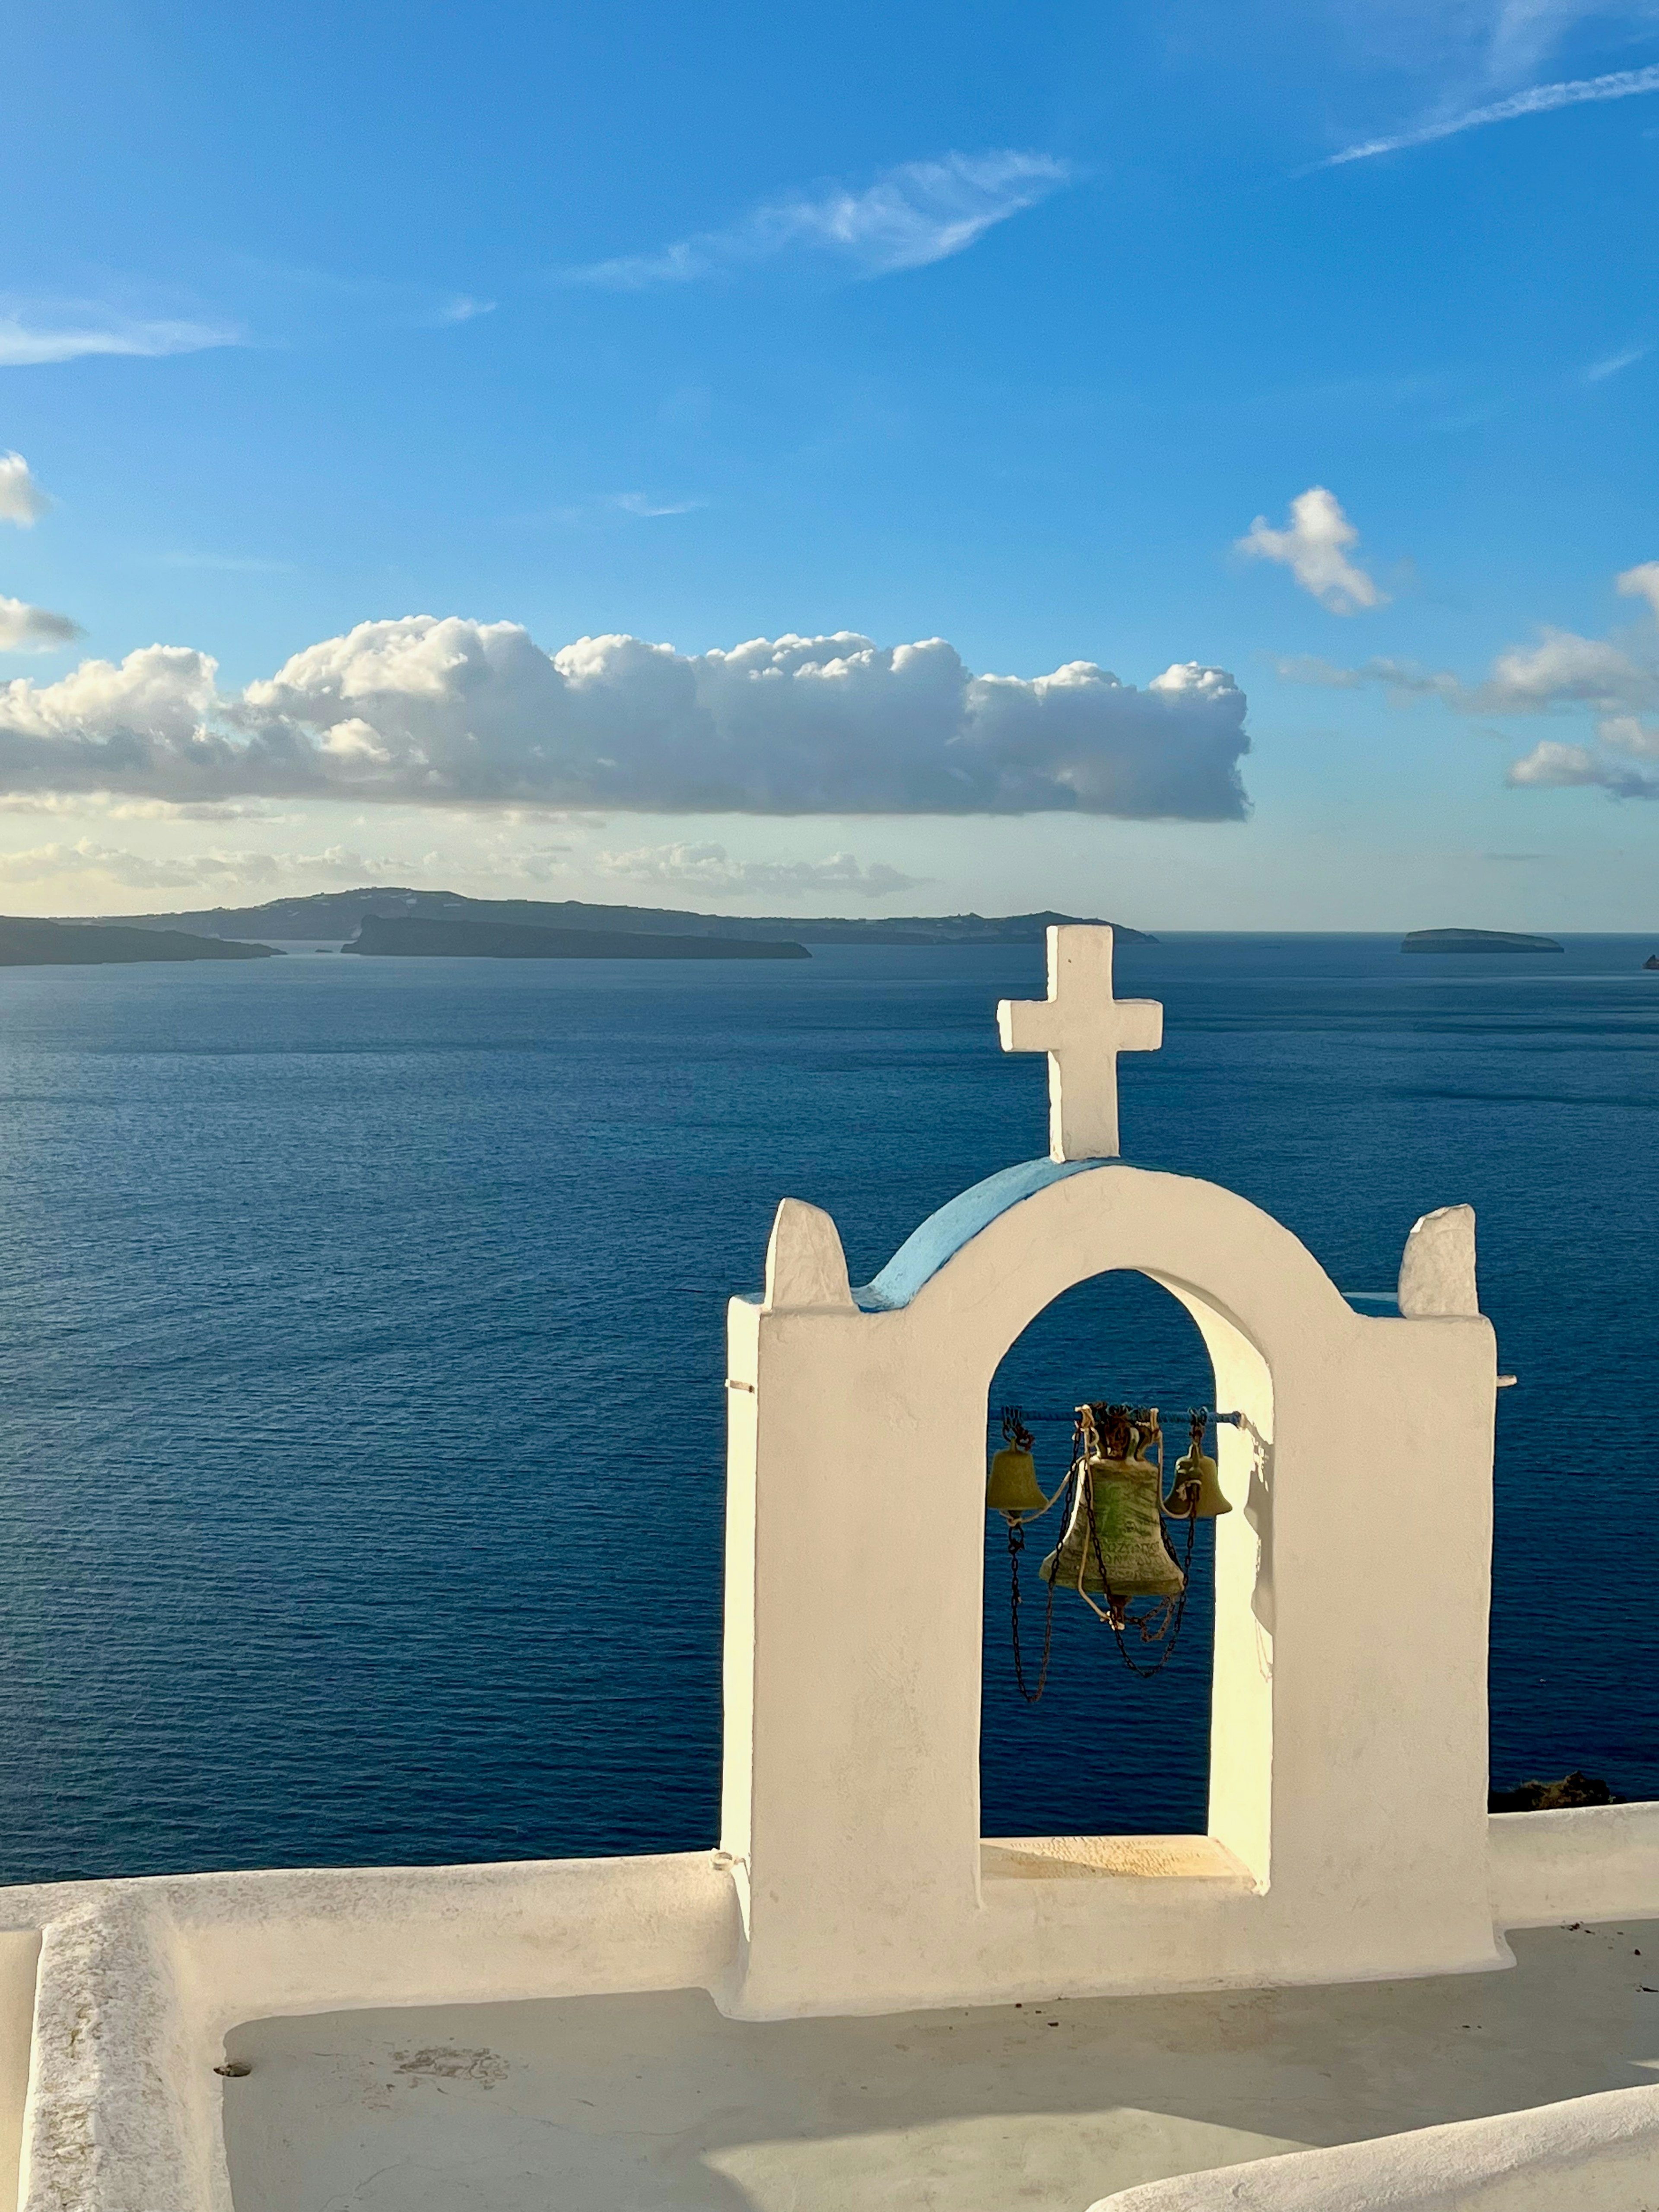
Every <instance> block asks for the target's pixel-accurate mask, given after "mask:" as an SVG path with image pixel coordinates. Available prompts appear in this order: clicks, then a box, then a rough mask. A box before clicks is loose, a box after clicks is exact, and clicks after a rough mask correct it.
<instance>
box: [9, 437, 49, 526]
mask: <svg viewBox="0 0 1659 2212" xmlns="http://www.w3.org/2000/svg"><path fill="white" fill-rule="evenodd" d="M50 504H51V501H49V500H48V499H47V497H46V494H45V492H43V491H42V490H41V489H40V485H39V484H38V483H36V482H35V481H34V478H33V477H32V476H31V475H30V474H29V465H28V463H27V461H26V460H25V459H23V456H22V455H21V453H0V522H15V524H16V525H17V526H18V528H19V529H20V530H28V529H30V528H32V527H33V525H34V524H35V523H37V522H39V520H40V517H41V516H42V515H43V514H44V513H46V509H47V507H49V506H50Z"/></svg>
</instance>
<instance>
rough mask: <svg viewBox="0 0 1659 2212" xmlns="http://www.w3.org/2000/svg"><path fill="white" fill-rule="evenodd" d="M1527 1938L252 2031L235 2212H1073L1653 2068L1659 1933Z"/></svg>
mask: <svg viewBox="0 0 1659 2212" xmlns="http://www.w3.org/2000/svg"><path fill="white" fill-rule="evenodd" d="M1514 1949H1515V1953H1516V1970H1515V1971H1514V1972H1507V1973H1505V1972H1498V1973H1486V1974H1478V1975H1468V1974H1462V1975H1452V1976H1444V1977H1437V1978H1429V1979H1425V1980H1415V1981H1406V1982H1371V1983H1360V1984H1347V1985H1344V1986H1340V1987H1333V1988H1326V1989H1297V1990H1240V1991H1235V1992H1231V1993H1227V1994H1221V1995H1218V1994H1215V1993H1213V1992H1212V1993H1207V1994H1194V1995H1188V1996H1158V1997H1127V1998H1124V1997H1118V1998H1102V1997H1090V1998H1079V1999H1071V2000H1066V2001H1065V2002H1057V2003H1052V2004H1036V2003H1033V2004H1026V2005H1024V2006H1018V2005H988V2006H980V2007H975V2008H955V2009H949V2010H943V2011H930V2012H925V2013H915V2012H913V2013H898V2014H890V2015H885V2016H883V2017H880V2018H875V2019H842V2020H797V2021H768V2022H756V2021H733V2020H727V2019H726V2018H724V2017H722V2015H720V2012H719V2011H718V2010H717V2009H716V2008H715V2006H714V2002H713V2001H712V2000H711V1999H710V1998H709V1997H708V1996H707V1995H706V1994H705V1993H704V1992H703V1991H702V1990H671V1991H659V1992H656V1993H650V1994H643V1995H635V1996H587V1997H574V1998H567V1999H562V2000H556V2001H551V2002H548V2001H539V2002H528V2003H520V2004H482V2005H445V2006H433V2007H422V2008H393V2009H388V2010H385V2011H375V2012H350V2013H331V2014H323V2015H313V2016H312V2017H309V2018H299V2019H286V2020H266V2021H256V2022H253V2023H251V2024H249V2025H247V2026H245V2027H238V2028H236V2029H234V2030H233V2031H232V2033H230V2034H229V2035H228V2037H227V2038H226V2051H227V2053H228V2057H231V2058H232V2059H234V2060H239V2061H240V2062H242V2063H246V2065H247V2066H248V2067H249V2069H250V2071H249V2072H248V2074H247V2075H246V2077H244V2078H240V2079H233V2080H229V2081H226V2083H225V2085H224V2118H225V2136H226V2145H227V2149H228V2155H229V2167H230V2179H231V2185H232V2191H233V2194H234V2203H235V2212H345V2208H347V2207H349V2208H351V2212H546V2208H550V2207H551V2208H556V2212H838V2208H840V2207H842V2206H846V2205H857V2206H859V2207H860V2208H862V2212H986V2208H989V2207H993V2206H1007V2207H1015V2206H1018V2207H1022V2208H1026V2212H1082V2208H1084V2207H1085V2206H1086V2205H1088V2204H1090V2203H1091V2202H1092V2201H1094V2200H1095V2199H1097V2198H1099V2197H1104V2196H1108V2195H1109V2194H1111V2193H1112V2192H1114V2191H1118V2190H1122V2189H1127V2188H1130V2187H1132V2186H1133V2185H1136V2184H1138V2183H1144V2182H1149V2181H1155V2180H1159V2179H1164V2177H1166V2176H1170V2175H1179V2174H1188V2173H1194V2172H1200V2171H1202V2170H1204V2169H1206V2168H1212V2167H1216V2166H1231V2165H1234V2164H1237V2162H1239V2161H1243V2160H1258V2159H1261V2158H1263V2157H1268V2156H1271V2155H1273V2154H1275V2153H1282V2152H1287V2151H1295V2150H1299V2149H1303V2148H1308V2147H1310V2146H1316V2145H1334V2144H1343V2143H1349V2142H1355V2141H1357V2140H1359V2139H1363V2138H1367V2137H1373V2136H1386V2135H1390V2134H1395V2133H1397V2132H1400V2131H1402V2130H1409V2129H1418V2128H1425V2127H1432V2126H1436V2125H1438V2124H1445V2123H1447V2122H1455V2121H1467V2120H1470V2119H1474V2118H1480V2116H1482V2115H1486V2114H1492V2113H1499V2112H1514V2111H1516V2109H1517V2108H1519V2107H1523V2106H1534V2105H1539V2104H1553V2103H1556V2102H1559V2100H1563V2099H1566V2098H1574V2097H1583V2096H1589V2095H1593V2094H1595V2093H1597V2092H1600V2091H1606V2090H1614V2089H1627V2088H1630V2087H1632V2086H1635V2085H1638V2084H1642V2083H1653V2082H1656V2081H1659V1923H1641V1922H1636V1921H1632V1922H1628V1923H1621V1924H1619V1925H1608V1924H1604V1925H1601V1926H1597V1927H1593V1928H1590V1927H1580V1928H1577V1929H1534V1930H1532V1931H1529V1932H1527V1933H1522V1934H1518V1935H1517V1936H1516V1937H1515V1939H1514ZM1213 2201H1218V2202H1219V2201H1224V2200H1221V2199H1216V2200H1213ZM1328 2201H1329V2202H1330V2203H1332V2204H1333V2205H1335V2204H1338V2203H1345V2202H1348V2201H1352V2200H1349V2199H1345V2198H1344V2197H1331V2198H1329V2199H1328ZM1471 2201H1473V2200H1471ZM1631 2201H1632V2203H1634V2202H1635V2201H1636V2200H1631Z"/></svg>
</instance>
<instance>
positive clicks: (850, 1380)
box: [721, 927, 1508, 2019]
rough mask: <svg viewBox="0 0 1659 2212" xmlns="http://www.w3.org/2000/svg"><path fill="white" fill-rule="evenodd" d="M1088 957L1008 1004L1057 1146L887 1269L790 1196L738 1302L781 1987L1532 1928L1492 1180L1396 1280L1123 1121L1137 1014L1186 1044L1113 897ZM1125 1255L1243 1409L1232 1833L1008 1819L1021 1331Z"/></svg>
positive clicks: (736, 1769) (732, 1483)
mask: <svg viewBox="0 0 1659 2212" xmlns="http://www.w3.org/2000/svg"><path fill="white" fill-rule="evenodd" d="M1048 957H1049V995H1048V999H1047V1000H1042V1001H1038V1002H1033V1003H1024V1002H1015V1003H1012V1004H1008V1005H1005V1006H1003V1007H1002V1008H1001V1010H1000V1027H1001V1030H1002V1035H1003V1042H1004V1043H1005V1044H1006V1045H1007V1046H1008V1047H1009V1048H1011V1049H1012V1050H1017V1051H1018V1050H1032V1051H1045V1052H1047V1053H1048V1055H1049V1068H1050V1096H1051V1109H1052V1113H1051V1146H1050V1153H1049V1157H1048V1158H1038V1159H1034V1160H1030V1161H1027V1162H1025V1163H1024V1164H1020V1165H1018V1166H1016V1167H1011V1168H1006V1169H1004V1170H1002V1171H1001V1173H1000V1174H998V1175H994V1176H991V1177H990V1178H989V1179H988V1180H987V1182H982V1183H981V1184H979V1185H977V1186H976V1187H975V1188H973V1189H971V1190H969V1191H966V1192H964V1193H963V1194H962V1195H961V1196H960V1197H958V1198H957V1199H954V1200H951V1203H950V1204H949V1205H948V1206H945V1207H943V1208H941V1210H940V1211H939V1212H938V1213H937V1214H935V1215H934V1216H933V1218H932V1219H931V1220H929V1221H927V1222H924V1223H923V1224H922V1225H921V1227H920V1228H919V1229H917V1230H916V1231H915V1233H914V1234H913V1235H912V1236H911V1237H909V1238H908V1240H907V1241H906V1243H904V1244H903V1245H902V1247H901V1248H900V1249H899V1250H898V1252H897V1253H896V1254H895V1255H894V1257H893V1258H892V1260H891V1261H889V1263H888V1265H887V1266H886V1267H884V1269H883V1270H882V1272H881V1273H880V1274H879V1275H878V1276H877V1277H876V1279H875V1280H874V1281H873V1282H872V1283H871V1284H869V1285H866V1287H864V1288H862V1289H860V1290H857V1291H854V1290H853V1289H852V1288H851V1287H850V1286H849V1285H848V1273H847V1265H846V1261H845V1260H844V1258H843V1256H842V1247H841V1240H840V1238H839V1237H838V1236H837V1234H836V1227H835V1224H834V1223H833V1222H832V1221H831V1220H830V1218H829V1216H828V1215H827V1214H826V1213H823V1212H820V1211H819V1210H818V1209H817V1207H815V1206H809V1205H806V1204H804V1203H803V1202H801V1201H800V1200H794V1199H786V1200H784V1201H783V1202H782V1204H781V1206H779V1208H778V1213H777V1219H776V1221H775V1225H774V1228H773V1232H772V1240H771V1245H770V1248H769V1252H768V1255H767V1261H766V1285H765V1290H764V1291H763V1294H762V1295H761V1296H760V1297H757V1298H737V1299H734V1300H733V1301H732V1305H731V1309H730V1322H729V1329H728V1345H729V1353H728V1379H727V1395H728V1403H729V1406H730V1440H729V1442H730V1449H729V1473H728V1486H727V1504H726V1659H725V1701H726V1721H725V1729H726V1747H725V1780H724V1796H723V1835H722V1843H723V1848H724V1849H725V1850H726V1851H727V1852H728V1853H729V1854H730V1855H731V1857H732V1862H733V1865H734V1870H735V1873H736V1875H737V1881H738V1895H739V1899H740V1901H741V1905H742V1911H743V1916H744V1942H743V1944H742V1946H741V1952H740V1961H739V1965H738V1969H737V1972H736V1974H735V1977H734V1978H733V1981H732V1984H731V1986H730V1987H729V1988H728V1989H726V1990H725V1991H724V1992H722V1996H721V2002H723V2003H724V2004H725V2005H726V2008H727V2009H728V2010H729V2011H731V2012H732V2013H733V2014H735V2015H740V2016H743V2017H745V2018H757V2019H764V2018H775V2017H784V2016H788V2015H795V2014H804V2013H836V2012H839V2013H848V2012H882V2011H890V2010H898V2009H902V2008H907V2007H910V2006H917V2005H952V2004H967V2003H988V2002H1000V2001H1006V2000H1012V1999H1014V1998H1025V1997H1032V1996H1056V1995H1079V1996H1080V1995H1085V1994H1090V1993H1098V1992H1112V1991H1122V1992H1132V1991H1148V1990H1179V1989H1199V1988H1210V1987H1254V1986H1261V1985H1265V1984H1285V1983H1297V1982H1332V1981H1342V1980H1364V1979H1368V1978H1377V1977H1383V1976H1400V1975H1408V1974H1431V1973H1445V1972H1455V1971H1462V1970H1468V1969H1471V1968H1477V1967H1482V1966H1497V1965H1500V1964H1503V1963H1505V1962H1506V1960H1507V1955H1508V1954H1507V1952H1506V1951H1505V1949H1504V1946H1503V1944H1502V1942H1501V1940H1500V1939H1498V1937H1497V1936H1494V1933H1493V1927H1492V1905H1491V1898H1490V1889H1489V1873H1488V1856H1487V1838H1486V1640H1487V1602H1488V1587H1489V1571H1490V1558H1491V1546H1492V1415H1493V1404H1494V1396H1495V1390H1496V1385H1497V1362H1496V1354H1495V1347H1494V1343H1493V1338H1492V1328H1491V1327H1490V1325H1489V1323H1488V1322H1486V1320H1485V1319H1483V1317H1482V1316H1481V1315H1480V1311H1479V1310H1478V1307H1477V1304H1476V1299H1475V1291H1474V1216H1473V1214H1472V1213H1471V1212H1469V1210H1468V1207H1464V1206H1456V1207H1449V1208H1445V1209H1443V1210H1441V1211H1439V1212H1437V1213H1433V1214H1430V1215H1427V1216H1425V1218H1424V1219H1423V1220H1422V1221H1420V1222H1419V1224H1418V1225H1417V1227H1416V1229H1415V1230H1413V1232H1412V1236H1411V1238H1410V1240H1409V1243H1408V1244H1407V1252H1406V1256H1405V1259H1404V1261H1403V1262H1402V1267H1401V1285H1400V1300H1399V1305H1400V1311H1399V1315H1398V1316H1397V1317H1395V1316H1388V1317H1379V1316H1373V1315H1364V1314H1360V1313H1358V1312H1356V1311H1355V1310H1353V1308H1352V1307H1351V1306H1350V1305H1349V1304H1348V1303H1347V1301H1346V1299H1345V1298H1344V1297H1343V1296H1342V1294H1341V1293H1340V1291H1338V1290H1337V1288H1336V1286H1335V1285H1334V1284H1333V1283H1332V1281H1331V1280H1330V1279H1329V1277H1328V1275H1327V1274H1326V1273H1325V1272H1324V1270H1323V1269H1322V1267H1320V1265H1319V1263H1318V1262H1317V1261H1316V1260H1315V1259H1314V1257H1313V1255H1311V1253H1310V1252H1309V1251H1308V1250H1307V1249H1306V1248H1305V1247H1304V1245H1303V1244H1302V1243H1299V1242H1298V1240H1297V1238H1296V1237H1294V1236H1292V1235H1291V1232H1290V1231H1288V1230H1287V1229H1285V1228H1284V1227H1282V1226H1281V1225H1279V1223H1278V1222H1276V1221H1274V1220H1273V1219H1272V1218H1271V1217H1270V1216H1268V1215H1267V1214H1266V1213H1264V1212H1261V1210H1260V1208H1258V1207H1256V1206H1252V1205H1251V1204H1249V1201H1248V1200H1244V1199H1243V1198H1240V1197H1238V1196H1237V1195H1236V1194H1233V1193H1232V1192H1231V1191H1228V1190H1225V1189H1223V1188H1219V1187H1218V1185H1216V1184H1214V1183H1210V1182H1202V1181H1200V1180H1198V1179H1197V1178H1194V1177H1192V1176H1176V1175H1167V1174H1161V1173H1154V1172H1152V1171H1151V1170H1146V1169H1142V1168H1136V1167H1133V1166H1131V1165H1129V1164H1127V1163H1126V1162H1124V1161H1123V1160H1122V1159H1121V1158H1119V1157H1118V1156H1117V1155H1118V1128H1117V1113H1116V1096H1115V1093H1116V1060H1117V1054H1119V1053H1120V1052H1123V1051H1147V1050H1152V1049H1153V1048H1156V1046H1157V1045H1158V1042H1159V1039H1160V1036H1161V1031H1162V1014H1161V1010H1160V1009H1159V1008H1158V1007H1157V1006H1154V1005H1152V1004H1151V1003H1150V1002H1144V1001H1137V1000H1129V1001H1127V1002H1124V1001H1120V1000H1116V999H1115V998H1114V996H1113V994H1112V990H1111V933H1110V931H1109V930H1105V929H1100V930H1096V929H1092V928H1082V927H1068V928H1066V929H1062V930H1058V931H1051V932H1050V933H1049V946H1048ZM1333 1204H1334V1205H1339V1204H1340V1191H1339V1192H1334V1193H1333ZM1112 1268H1133V1269H1136V1270H1139V1272H1140V1273H1144V1274H1146V1275H1148V1276H1150V1277H1151V1278H1152V1280H1153V1281H1155V1282H1157V1283H1158V1284H1160V1285H1163V1287H1164V1289H1166V1290H1167V1291H1170V1293H1171V1295H1172V1296H1174V1297H1176V1298H1177V1299H1179V1300H1180V1302H1181V1304H1182V1305H1184V1306H1185V1307H1186V1309H1187V1310H1188V1313H1190V1314H1191V1315H1192V1316H1193V1318H1194V1321H1195V1322H1196V1323H1197V1325H1198V1327H1199V1328H1200V1331H1201V1333H1202V1334H1203V1337H1204V1340H1205V1344H1206V1348H1207V1350H1208V1352H1209V1356H1210V1360H1211V1364H1212V1367H1213V1369H1214V1371H1215V1376H1216V1387H1217V1389H1218V1393H1219V1399H1218V1402H1219V1403H1221V1404H1223V1405H1225V1406H1226V1407H1229V1408H1230V1409H1232V1408H1237V1410H1238V1412H1239V1413H1240V1415H1241V1417H1242V1419H1241V1422H1240V1425H1238V1426H1237V1428H1231V1427H1230V1428H1227V1429H1225V1431H1223V1433H1222V1435H1221V1437H1220V1442H1219V1459H1220V1468H1221V1480H1222V1484H1223V1486H1224V1488H1225V1492H1226V1494H1227V1497H1228V1498H1229V1501H1230V1503H1231V1504H1232V1506H1233V1508H1234V1509H1235V1510H1233V1511H1232V1512H1231V1513H1230V1514H1228V1515H1227V1516H1225V1518H1224V1519H1223V1520H1221V1521H1219V1522H1218V1523H1217V1524H1216V1546H1217V1549H1216V1624H1215V1661H1214V1670H1215V1671H1214V1682H1213V1690H1212V1730H1211V1743H1212V1748H1211V1778H1210V1806H1209V1820H1208V1832H1207V1833H1206V1835H1204V1836H1196V1837H1195V1836H1182V1837H1170V1838H1133V1839H1128V1838H1111V1837H1073V1838H1012V1839H1011V1838H987V1837H984V1836H982V1835H981V1832H980V1817H979V1740H980V1712H979V1705H980V1653H981V1591H982V1587H983V1584H982V1570H983V1559H984V1541H985V1518H984V1502H983V1501H984V1482H985V1443H986V1413H987V1405H986V1401H987V1391H988V1389H989V1386H990V1383H991V1379H992V1377H993V1376H994V1373H995V1371H996V1368H997V1365H998V1363H999V1362H1000V1359H1001V1358H1002V1356H1003V1354H1004V1353H1005V1352H1006V1350H1007V1348H1008V1346H1010V1345H1011V1344H1012V1342H1013V1340H1014V1339H1015V1338H1016V1337H1017V1336H1018V1334H1020V1332H1021V1331H1022V1329H1024V1328H1025V1327H1026V1325H1027V1324H1028V1323H1029V1322H1030V1321H1031V1320H1032V1319H1033V1318H1034V1317H1035V1316H1036V1315H1037V1314H1038V1313H1040V1312H1041V1311H1042V1309H1043V1308H1044V1307H1045V1306H1046V1305H1048V1304H1049V1303H1050V1301H1051V1300H1053V1299H1054V1298H1055V1297H1059V1296H1060V1293H1061V1292H1062V1291H1066V1290H1067V1289H1068V1288H1070V1287H1071V1285H1073V1284H1075V1283H1079V1282H1082V1281H1084V1280H1085V1279H1087V1278H1088V1277H1090V1276H1091V1275H1096V1274H1099V1273H1104V1272H1106V1271H1108V1270H1109V1269H1112ZM923 1559H925V1560H926V1562H927V1574H926V1577H925V1583H924V1582H923V1581H921V1580H919V1578H918V1576H917V1572H916V1562H917V1561H918V1560H923ZM1091 1755H1093V1754H1092V1753H1091Z"/></svg>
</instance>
